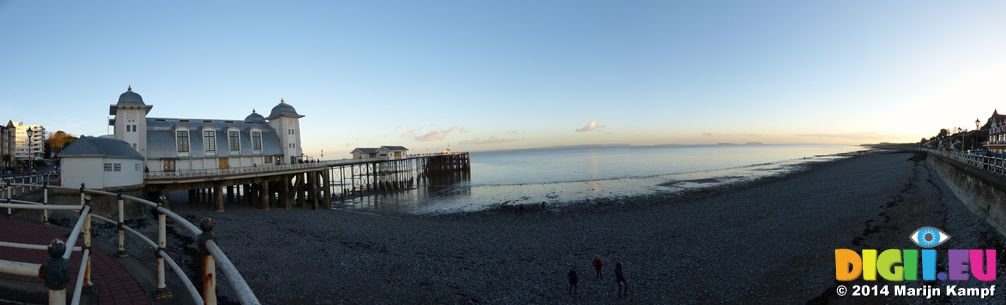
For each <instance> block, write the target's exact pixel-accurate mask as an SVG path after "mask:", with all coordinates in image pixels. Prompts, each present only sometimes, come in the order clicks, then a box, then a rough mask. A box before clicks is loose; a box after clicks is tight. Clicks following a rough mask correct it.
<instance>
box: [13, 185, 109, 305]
mask: <svg viewBox="0 0 1006 305" xmlns="http://www.w3.org/2000/svg"><path fill="white" fill-rule="evenodd" d="M4 188H8V187H4ZM8 194H9V193H8ZM0 207H6V208H8V209H11V208H16V209H27V210H45V211H46V212H48V210H71V211H79V212H80V217H78V218H77V222H76V223H75V224H74V226H73V230H72V231H71V233H70V235H69V236H68V238H67V241H66V243H64V242H63V241H61V240H58V239H56V240H53V241H51V242H49V244H48V245H33V244H23V243H8V242H5V243H3V244H0V246H2V247H8V248H15V249H28V250H47V252H48V254H49V259H48V260H47V261H46V263H45V264H44V265H40V264H34V263H26V262H15V261H6V260H0V273H8V274H14V275H20V276H40V277H42V278H43V279H44V285H45V286H46V288H48V289H49V304H50V305H54V304H59V305H64V304H66V284H67V283H69V265H70V264H69V261H70V256H71V255H73V252H74V251H81V259H80V270H79V271H78V273H77V283H76V284H75V285H74V288H73V291H74V293H73V299H71V303H70V304H72V305H78V304H80V298H81V291H82V290H83V288H84V287H85V286H86V287H91V286H92V285H93V284H94V283H93V282H91V216H92V214H91V203H90V198H85V202H84V203H83V204H81V205H46V204H43V205H38V203H35V202H30V201H23V200H13V199H11V198H10V197H6V198H4V203H0ZM81 235H83V237H84V241H83V243H84V245H83V247H74V246H73V245H75V244H76V243H77V239H78V238H79V237H80V236H81ZM59 247H63V248H62V249H61V248H59ZM61 250H62V251H61Z"/></svg>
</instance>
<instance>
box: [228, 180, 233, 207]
mask: <svg viewBox="0 0 1006 305" xmlns="http://www.w3.org/2000/svg"><path fill="white" fill-rule="evenodd" d="M227 204H234V186H233V185H228V186H227Z"/></svg>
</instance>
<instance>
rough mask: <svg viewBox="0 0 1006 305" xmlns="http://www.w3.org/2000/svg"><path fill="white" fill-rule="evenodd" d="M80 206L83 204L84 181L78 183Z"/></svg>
mask: <svg viewBox="0 0 1006 305" xmlns="http://www.w3.org/2000/svg"><path fill="white" fill-rule="evenodd" d="M80 206H84V183H83V182H81V183H80Z"/></svg>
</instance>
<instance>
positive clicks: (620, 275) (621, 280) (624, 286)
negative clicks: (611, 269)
mask: <svg viewBox="0 0 1006 305" xmlns="http://www.w3.org/2000/svg"><path fill="white" fill-rule="evenodd" d="M615 283H616V284H618V297H619V298H621V297H622V294H625V295H626V296H628V295H629V284H628V283H627V282H626V281H625V272H624V271H623V270H622V260H618V262H617V263H615Z"/></svg>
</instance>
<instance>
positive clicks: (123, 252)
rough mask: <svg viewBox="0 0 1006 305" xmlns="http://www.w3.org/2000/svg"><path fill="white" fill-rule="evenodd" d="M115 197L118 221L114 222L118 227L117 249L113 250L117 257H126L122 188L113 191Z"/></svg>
mask: <svg viewBox="0 0 1006 305" xmlns="http://www.w3.org/2000/svg"><path fill="white" fill-rule="evenodd" d="M115 199H116V201H118V203H119V222H117V223H116V226H118V229H119V249H118V251H116V252H115V255H116V256H118V257H126V256H127V255H126V223H125V221H126V220H125V219H126V218H125V215H124V214H125V213H124V209H123V207H122V206H123V201H122V188H119V191H118V192H116V193H115Z"/></svg>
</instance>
